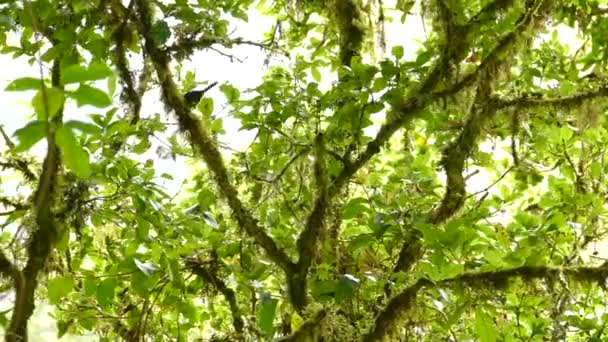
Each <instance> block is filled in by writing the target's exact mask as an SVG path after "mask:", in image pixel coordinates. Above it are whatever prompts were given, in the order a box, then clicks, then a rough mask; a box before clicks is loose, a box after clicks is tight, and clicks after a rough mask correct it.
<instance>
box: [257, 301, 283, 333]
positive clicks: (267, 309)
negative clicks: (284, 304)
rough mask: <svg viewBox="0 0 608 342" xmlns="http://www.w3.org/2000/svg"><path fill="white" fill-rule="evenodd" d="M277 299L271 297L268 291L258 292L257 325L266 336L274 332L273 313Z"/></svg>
mask: <svg viewBox="0 0 608 342" xmlns="http://www.w3.org/2000/svg"><path fill="white" fill-rule="evenodd" d="M277 303H278V300H276V299H274V298H272V297H271V295H270V293H268V292H262V293H261V294H260V309H259V311H258V327H259V328H260V330H261V331H262V332H264V333H265V334H266V335H268V336H272V334H273V332H274V325H273V322H274V315H275V312H276V309H277Z"/></svg>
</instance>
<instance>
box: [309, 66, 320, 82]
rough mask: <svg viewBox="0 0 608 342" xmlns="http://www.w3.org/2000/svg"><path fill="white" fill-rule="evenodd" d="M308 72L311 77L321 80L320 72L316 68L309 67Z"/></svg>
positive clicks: (317, 80)
mask: <svg viewBox="0 0 608 342" xmlns="http://www.w3.org/2000/svg"><path fill="white" fill-rule="evenodd" d="M310 72H311V74H312V78H313V79H314V80H315V81H316V82H321V72H320V71H319V69H318V68H312V69H310Z"/></svg>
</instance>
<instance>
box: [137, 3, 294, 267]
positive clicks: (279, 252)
mask: <svg viewBox="0 0 608 342" xmlns="http://www.w3.org/2000/svg"><path fill="white" fill-rule="evenodd" d="M136 5H137V10H138V14H139V15H138V19H139V22H138V29H139V31H140V33H141V35H142V36H143V37H144V38H145V44H144V48H145V50H146V53H147V54H148V55H149V56H150V59H151V60H152V63H153V65H154V68H155V69H156V74H157V75H158V79H159V81H160V85H161V88H162V89H161V90H162V92H161V93H162V100H163V102H164V103H165V105H166V106H167V108H168V109H172V110H173V111H175V114H176V116H177V119H178V122H179V127H180V131H181V132H182V133H187V135H188V138H189V140H190V143H191V144H192V146H193V147H194V148H195V149H196V150H198V152H199V153H201V155H202V158H203V160H204V161H205V163H206V164H207V167H209V169H210V170H211V173H212V175H213V179H214V181H215V183H216V185H217V187H218V189H219V191H220V194H221V195H222V197H223V198H224V199H225V201H226V202H227V204H228V206H229V207H230V209H231V211H232V214H233V217H234V219H235V220H236V221H237V222H238V224H239V225H240V227H241V228H243V229H244V230H245V231H246V232H247V233H248V234H249V236H251V237H252V238H253V239H254V240H255V241H256V242H257V243H258V244H259V245H260V246H261V247H262V248H263V249H264V250H265V252H266V254H267V255H268V256H269V258H270V259H271V260H272V261H273V262H275V263H276V264H277V265H279V266H280V267H281V268H282V269H283V270H284V271H285V272H286V274H287V276H288V277H289V275H290V274H292V273H293V270H294V267H295V264H294V263H293V262H292V261H291V260H290V258H289V257H288V256H287V254H286V253H285V251H284V250H283V249H281V248H279V246H277V244H276V242H275V241H274V240H273V239H272V238H271V237H270V236H269V235H268V234H267V233H266V232H265V230H264V229H263V228H262V227H260V226H259V224H258V221H257V220H256V219H255V218H254V217H253V215H252V214H251V212H250V211H249V210H248V209H247V208H246V207H245V206H244V205H243V203H242V202H241V200H240V199H239V197H238V192H237V190H236V188H235V187H234V186H233V185H232V183H231V182H230V178H229V175H228V170H227V169H226V166H225V165H224V161H223V159H222V155H221V153H220V151H219V149H218V148H217V146H216V143H215V142H214V141H213V139H212V138H211V136H210V135H209V134H208V133H207V132H206V131H205V129H204V128H203V127H202V126H201V122H200V120H198V119H197V118H196V117H195V116H194V115H193V114H192V113H191V112H190V110H189V109H188V107H187V105H186V103H185V102H184V98H183V96H182V95H181V94H180V93H179V92H178V90H177V85H176V84H175V82H174V80H173V75H172V73H171V71H170V69H169V62H170V59H169V56H168V55H167V53H166V52H165V51H163V50H161V49H160V48H159V47H158V46H156V43H155V40H154V38H153V36H152V34H151V29H152V18H153V15H152V9H150V8H149V7H148V6H149V3H148V2H147V1H145V0H137V1H136Z"/></svg>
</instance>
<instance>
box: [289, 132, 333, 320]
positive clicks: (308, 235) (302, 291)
mask: <svg viewBox="0 0 608 342" xmlns="http://www.w3.org/2000/svg"><path fill="white" fill-rule="evenodd" d="M314 147H315V162H314V175H315V181H316V183H317V184H316V185H317V199H316V201H315V206H314V208H313V210H312V212H311V213H310V215H309V216H308V219H307V221H306V226H305V227H304V230H303V231H302V232H301V233H300V236H299V238H298V241H297V246H298V253H299V259H298V263H297V265H296V272H295V274H293V275H292V277H291V278H289V292H290V298H291V301H292V304H293V305H294V307H295V308H296V310H298V311H299V312H300V313H301V312H302V311H303V310H304V308H305V307H306V303H307V297H306V296H307V288H308V287H307V277H308V270H309V268H310V265H311V264H312V261H313V260H314V258H315V257H316V255H317V249H318V247H317V245H318V243H319V241H320V239H321V236H323V235H324V231H323V230H324V228H325V221H326V216H327V212H328V210H327V207H328V205H329V199H328V196H327V170H326V167H325V153H326V152H325V143H324V139H323V135H322V134H317V136H316V138H315V144H314Z"/></svg>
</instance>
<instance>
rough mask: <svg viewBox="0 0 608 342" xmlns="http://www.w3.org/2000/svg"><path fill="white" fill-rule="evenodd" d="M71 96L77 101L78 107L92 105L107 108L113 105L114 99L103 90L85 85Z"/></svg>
mask: <svg viewBox="0 0 608 342" xmlns="http://www.w3.org/2000/svg"><path fill="white" fill-rule="evenodd" d="M70 95H71V96H72V97H73V98H74V99H76V103H77V104H78V107H82V106H84V105H91V106H95V107H98V108H105V107H107V106H109V105H111V104H112V99H111V98H110V96H108V94H106V93H105V92H103V91H102V90H99V89H97V88H94V87H91V86H88V85H84V84H82V85H80V87H79V88H78V90H76V91H75V92H73V93H71V94H70Z"/></svg>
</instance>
